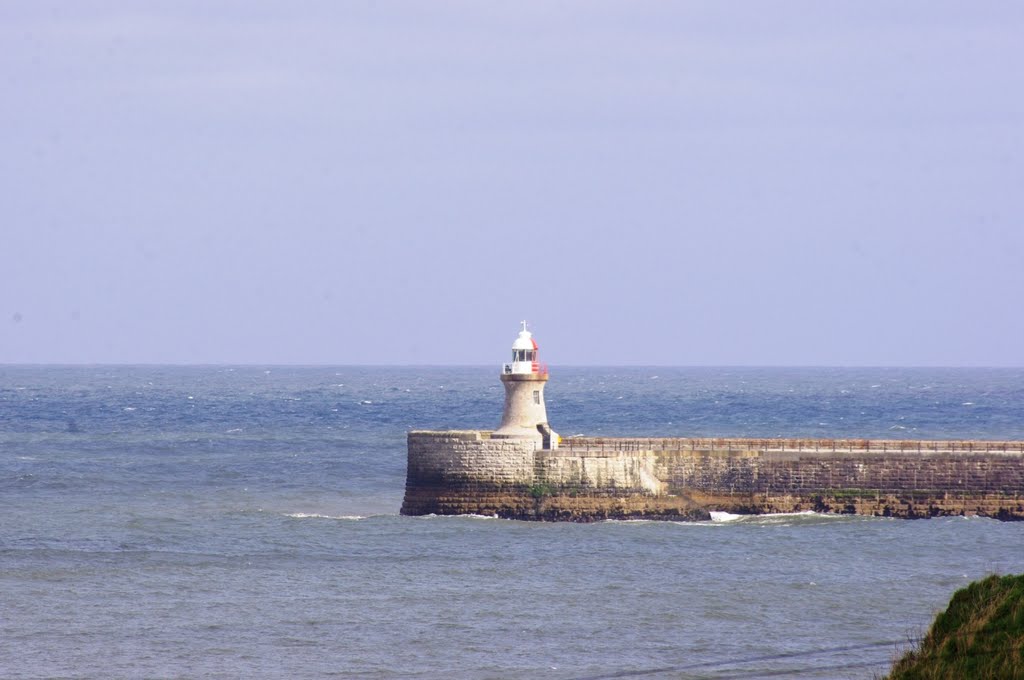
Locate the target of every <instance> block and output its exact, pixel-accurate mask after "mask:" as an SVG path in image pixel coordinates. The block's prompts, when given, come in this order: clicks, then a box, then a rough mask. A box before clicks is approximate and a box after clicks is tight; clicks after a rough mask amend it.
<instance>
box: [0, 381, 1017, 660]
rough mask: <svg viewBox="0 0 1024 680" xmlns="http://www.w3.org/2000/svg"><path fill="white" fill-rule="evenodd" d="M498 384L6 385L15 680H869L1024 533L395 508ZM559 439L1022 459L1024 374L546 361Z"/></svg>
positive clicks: (1, 655)
mask: <svg viewBox="0 0 1024 680" xmlns="http://www.w3.org/2000/svg"><path fill="white" fill-rule="evenodd" d="M498 374H499V371H498V367H497V366H487V367H345V366H343V367H334V366H314V367H284V366H66V367H51V366H46V367H43V366H0V678H325V677H336V678H495V679H501V678H546V679H547V678H550V679H570V678H580V679H582V678H590V679H597V678H769V677H776V678H777V677H784V678H789V677H793V678H840V679H843V678H865V679H867V678H876V677H879V676H880V675H883V674H884V673H885V671H886V669H887V668H888V667H889V665H890V663H891V661H892V659H893V658H894V656H895V655H898V654H900V653H901V652H903V651H905V650H906V649H908V648H910V647H911V646H912V644H913V642H914V641H915V640H916V639H918V638H919V637H920V636H921V635H922V634H923V633H924V632H925V631H926V630H927V627H928V625H929V623H930V622H931V620H932V619H933V617H934V616H935V614H936V613H937V612H939V611H940V610H942V609H944V608H945V606H946V604H947V602H948V601H949V598H950V596H951V595H952V594H953V593H954V592H955V591H956V590H957V589H959V588H961V587H963V586H965V585H967V584H968V583H969V582H971V581H973V580H976V579H979V578H982V577H984V576H986V575H988V574H1009V573H1021V572H1024V523H1021V522H1018V523H1011V522H1008V523H1004V522H998V521H995V520H991V519H982V518H963V517H949V518H936V519H927V520H898V519H885V518H872V517H851V516H832V515H820V514H812V513H802V514H789V515H772V516H760V517H758V516H743V517H741V516H735V515H727V514H722V513H716V515H715V516H714V518H713V520H712V521H709V522H696V523H674V522H645V521H635V522H622V521H607V522H597V523H591V524H571V523H532V522H519V521H509V520H502V519H495V518H492V517H480V516H466V517H436V516H428V517H403V516H401V515H399V508H400V506H401V502H402V496H403V491H404V484H405V469H406V432H407V431H408V430H410V429H449V428H468V429H491V428H494V427H495V426H496V425H497V423H498V421H499V419H500V415H501V408H502V399H503V390H502V386H501V384H500V382H499V379H498ZM546 396H547V409H548V416H549V420H550V422H551V423H552V426H553V427H554V428H555V430H556V431H558V432H559V433H561V434H562V435H563V436H569V435H573V434H585V435H603V436H751V437H777V436H785V437H829V438H831V437H857V438H867V437H871V438H889V439H939V438H954V439H999V440H1007V439H1024V369H932V368H928V369H923V368H920V369H915V368H862V369H829V368H805V369H793V368H665V367H630V368H607V367H566V368H558V367H554V368H553V369H552V373H551V380H550V382H549V383H548V387H547V390H546Z"/></svg>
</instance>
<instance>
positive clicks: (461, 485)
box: [402, 431, 1024, 521]
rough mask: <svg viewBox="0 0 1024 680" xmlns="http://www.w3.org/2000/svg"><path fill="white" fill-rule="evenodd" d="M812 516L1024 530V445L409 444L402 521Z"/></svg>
mask: <svg viewBox="0 0 1024 680" xmlns="http://www.w3.org/2000/svg"><path fill="white" fill-rule="evenodd" d="M715 510H720V511H725V512H734V513H768V512H794V511H803V510H817V511H823V512H842V513H850V514H865V515H884V516H893V517H930V516H936V515H983V516H989V517H998V518H1000V519H1024V442H1009V441H1008V442H996V441H916V440H907V441H894V440H851V439H841V440H824V439H739V438H722V439H709V438H703V439H701V438H596V437H572V438H568V439H565V440H563V442H562V444H561V447H560V448H559V449H557V450H546V449H541V448H538V445H537V443H536V441H532V440H515V439H497V438H494V439H492V438H491V437H490V433H489V432H484V431H458V432H426V431H414V432H410V433H409V468H408V477H407V480H406V496H405V502H404V504H403V506H402V512H403V514H410V515H418V514H428V513H437V514H466V513H476V514H485V515H497V516H501V517H510V518H518V519H568V520H577V521H587V520H594V519H604V518H652V519H700V518H702V517H707V513H708V512H709V511H715Z"/></svg>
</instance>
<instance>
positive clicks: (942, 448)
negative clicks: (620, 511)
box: [559, 437, 1024, 455]
mask: <svg viewBox="0 0 1024 680" xmlns="http://www.w3.org/2000/svg"><path fill="white" fill-rule="evenodd" d="M559 446H560V447H561V449H562V450H563V451H570V452H571V451H574V450H578V451H580V452H582V451H584V450H588V451H607V452H613V451H621V452H640V451H706V450H714V451H758V452H764V453H769V452H811V451H814V452H835V453H957V454H963V453H982V454H985V453H988V454H993V453H1000V454H1018V455H1024V441H986V440H927V441H926V440H914V439H907V440H897V439H753V438H728V437H723V438H704V437H701V438H696V437H695V438H675V437H672V438H660V437H652V438H637V437H623V438H618V437H566V438H564V439H563V440H562V442H561V444H560V445H559Z"/></svg>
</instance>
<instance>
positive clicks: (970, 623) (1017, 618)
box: [888, 575, 1024, 680]
mask: <svg viewBox="0 0 1024 680" xmlns="http://www.w3.org/2000/svg"><path fill="white" fill-rule="evenodd" d="M938 678H950V679H954V678H955V679H956V680H960V679H962V678H993V679H994V678H1007V679H1011V680H1016V679H1020V680H1024V575H1019V576H989V577H988V578H986V579H983V580H981V581H975V582H974V583H972V584H970V585H969V586H967V587H966V588H964V589H962V590H958V591H957V592H956V593H955V594H954V595H953V599H952V600H950V602H949V607H948V608H947V609H946V611H944V612H942V613H941V614H939V615H938V617H936V619H935V622H934V623H933V624H932V627H931V629H930V630H929V631H928V634H927V635H926V636H925V637H924V639H923V640H921V643H920V645H919V646H918V647H917V648H916V649H914V650H912V651H910V652H908V653H907V654H906V655H905V656H904V657H903V658H902V659H900V660H899V661H897V662H896V664H895V665H894V666H893V669H892V672H891V673H890V675H889V676H888V680H912V679H913V680H917V679H920V680H926V679H927V680H932V679H936V680H937V679H938Z"/></svg>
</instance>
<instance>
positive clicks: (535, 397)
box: [533, 390, 540, 404]
mask: <svg viewBox="0 0 1024 680" xmlns="http://www.w3.org/2000/svg"><path fill="white" fill-rule="evenodd" d="M533 403H534V404H539V403H540V390H534V391H533Z"/></svg>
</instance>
